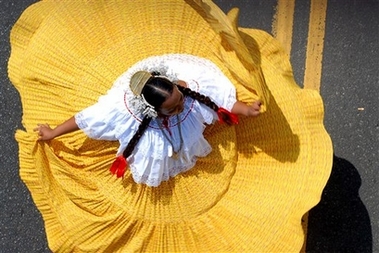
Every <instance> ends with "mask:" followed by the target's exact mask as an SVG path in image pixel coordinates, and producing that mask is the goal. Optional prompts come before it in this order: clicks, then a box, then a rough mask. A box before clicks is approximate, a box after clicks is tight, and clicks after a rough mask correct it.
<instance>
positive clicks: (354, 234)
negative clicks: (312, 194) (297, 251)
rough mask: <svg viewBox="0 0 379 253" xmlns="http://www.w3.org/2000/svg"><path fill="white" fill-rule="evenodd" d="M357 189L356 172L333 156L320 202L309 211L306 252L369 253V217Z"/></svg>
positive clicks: (370, 250)
mask: <svg viewBox="0 0 379 253" xmlns="http://www.w3.org/2000/svg"><path fill="white" fill-rule="evenodd" d="M360 186H361V177H360V175H359V173H358V171H357V169H356V168H355V167H354V166H353V165H352V164H351V163H350V162H349V161H347V160H345V159H342V158H339V157H336V156H334V157H333V169H332V173H331V175H330V178H329V181H328V183H327V184H326V187H325V189H324V192H323V194H322V197H321V201H320V203H319V204H318V205H317V206H315V207H314V208H313V209H312V210H310V211H309V218H308V236H307V244H306V245H307V246H306V252H344V253H345V252H346V253H348V252H357V253H358V252H359V253H366V252H367V253H369V252H372V231H371V225H370V217H369V215H368V212H367V209H366V207H365V206H364V204H363V202H362V200H361V199H360V197H359V188H360Z"/></svg>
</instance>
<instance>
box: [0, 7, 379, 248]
mask: <svg viewBox="0 0 379 253" xmlns="http://www.w3.org/2000/svg"><path fill="white" fill-rule="evenodd" d="M289 1H290V0H289ZM34 2H36V1H34V0H17V1H13V0H0V15H1V16H0V36H1V37H0V59H1V61H0V82H1V83H0V124H1V128H0V139H1V141H0V143H1V144H0V145H1V153H0V164H1V166H2V167H1V176H0V202H1V204H0V253H2V252H12V253H13V252H28V253H30V252H49V249H48V245H47V241H46V235H45V231H44V227H43V221H42V218H41V215H40V213H39V212H38V210H37V209H36V207H35V205H34V203H33V201H32V199H31V196H30V193H29V191H28V190H27V188H26V187H25V185H24V184H23V183H22V181H21V180H20V177H19V174H18V171H19V165H18V146H17V143H16V142H15V139H14V133H15V130H16V129H22V123H21V117H22V106H21V101H20V97H19V94H18V92H17V91H16V90H15V88H14V87H13V86H12V85H11V83H10V82H9V80H8V77H7V60H8V58H9V54H10V45H9V32H10V29H11V27H12V25H13V24H14V23H15V21H16V20H17V18H18V17H19V16H20V15H21V13H22V11H23V10H24V9H25V8H26V7H27V6H29V5H31V4H32V3H34ZM215 2H216V3H218V4H219V5H220V6H221V7H222V9H224V10H225V11H227V10H229V9H230V8H231V7H235V6H238V7H240V10H241V12H240V26H243V27H251V28H258V29H262V30H265V31H267V32H270V33H271V32H272V24H273V19H274V16H275V12H276V7H277V4H278V1H276V0H217V1H215ZM325 2H326V1H325ZM311 4H312V1H311V0H302V1H296V3H295V12H294V23H293V34H292V36H293V41H292V44H291V49H292V50H291V62H292V64H293V70H294V74H295V79H296V81H297V82H298V84H299V86H304V84H303V79H304V74H305V72H306V69H305V61H306V57H307V54H306V52H307V38H308V23H309V14H310V11H309V9H310V6H311ZM378 14H379V1H378V0H360V1H354V0H329V1H327V15H326V26H325V40H324V42H323V43H324V47H323V53H322V75H321V83H320V93H321V96H322V98H323V100H324V104H325V126H326V129H327V131H328V132H329V134H330V135H331V138H332V141H333V146H334V154H335V157H334V165H333V170H332V174H331V177H330V179H329V181H328V183H327V186H326V187H325V190H324V193H323V196H322V200H321V202H320V203H319V204H318V205H317V206H316V207H314V208H313V209H312V210H310V212H309V217H308V229H307V241H306V251H307V252H357V253H358V252H359V253H362V252H379V111H378V104H379V74H378V72H379V18H378V16H379V15H378Z"/></svg>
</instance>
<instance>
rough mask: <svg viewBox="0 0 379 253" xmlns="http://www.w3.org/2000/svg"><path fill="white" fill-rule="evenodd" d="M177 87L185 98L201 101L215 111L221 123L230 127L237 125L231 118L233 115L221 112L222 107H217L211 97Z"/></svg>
mask: <svg viewBox="0 0 379 253" xmlns="http://www.w3.org/2000/svg"><path fill="white" fill-rule="evenodd" d="M177 87H178V89H179V90H180V92H182V93H183V95H184V96H188V97H190V98H193V99H195V100H197V101H199V102H200V103H202V104H204V105H206V106H208V107H209V108H210V109H212V110H213V111H215V112H216V113H217V115H218V116H219V120H220V121H221V122H226V123H227V124H228V125H233V124H235V123H234V120H233V119H232V118H231V114H230V113H227V112H224V111H225V110H219V109H220V107H218V106H217V105H216V103H215V102H213V101H212V100H211V99H210V98H209V97H207V96H204V95H202V94H200V93H199V92H196V91H193V90H191V89H189V88H186V87H183V86H180V85H177Z"/></svg>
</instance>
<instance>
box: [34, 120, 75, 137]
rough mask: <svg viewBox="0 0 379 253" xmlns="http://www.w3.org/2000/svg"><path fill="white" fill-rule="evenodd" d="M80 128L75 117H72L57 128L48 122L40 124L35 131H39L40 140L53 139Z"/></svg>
mask: <svg viewBox="0 0 379 253" xmlns="http://www.w3.org/2000/svg"><path fill="white" fill-rule="evenodd" d="M76 130H79V127H78V125H77V124H76V122H75V117H71V118H69V119H68V120H66V121H65V122H63V123H62V124H60V125H58V126H57V127H56V128H54V129H52V128H51V127H50V126H49V125H48V124H38V126H37V127H36V128H34V131H35V132H37V131H38V135H39V138H38V140H39V141H48V140H52V139H54V138H55V137H58V136H60V135H63V134H67V133H71V132H74V131H76Z"/></svg>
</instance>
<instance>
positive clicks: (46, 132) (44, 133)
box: [33, 123, 56, 141]
mask: <svg viewBox="0 0 379 253" xmlns="http://www.w3.org/2000/svg"><path fill="white" fill-rule="evenodd" d="M33 130H34V132H38V136H39V138H38V140H39V141H48V140H51V139H54V138H55V137H56V136H55V134H54V130H53V129H52V128H51V127H50V126H49V124H47V123H46V124H37V127H36V128H34V129H33Z"/></svg>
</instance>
